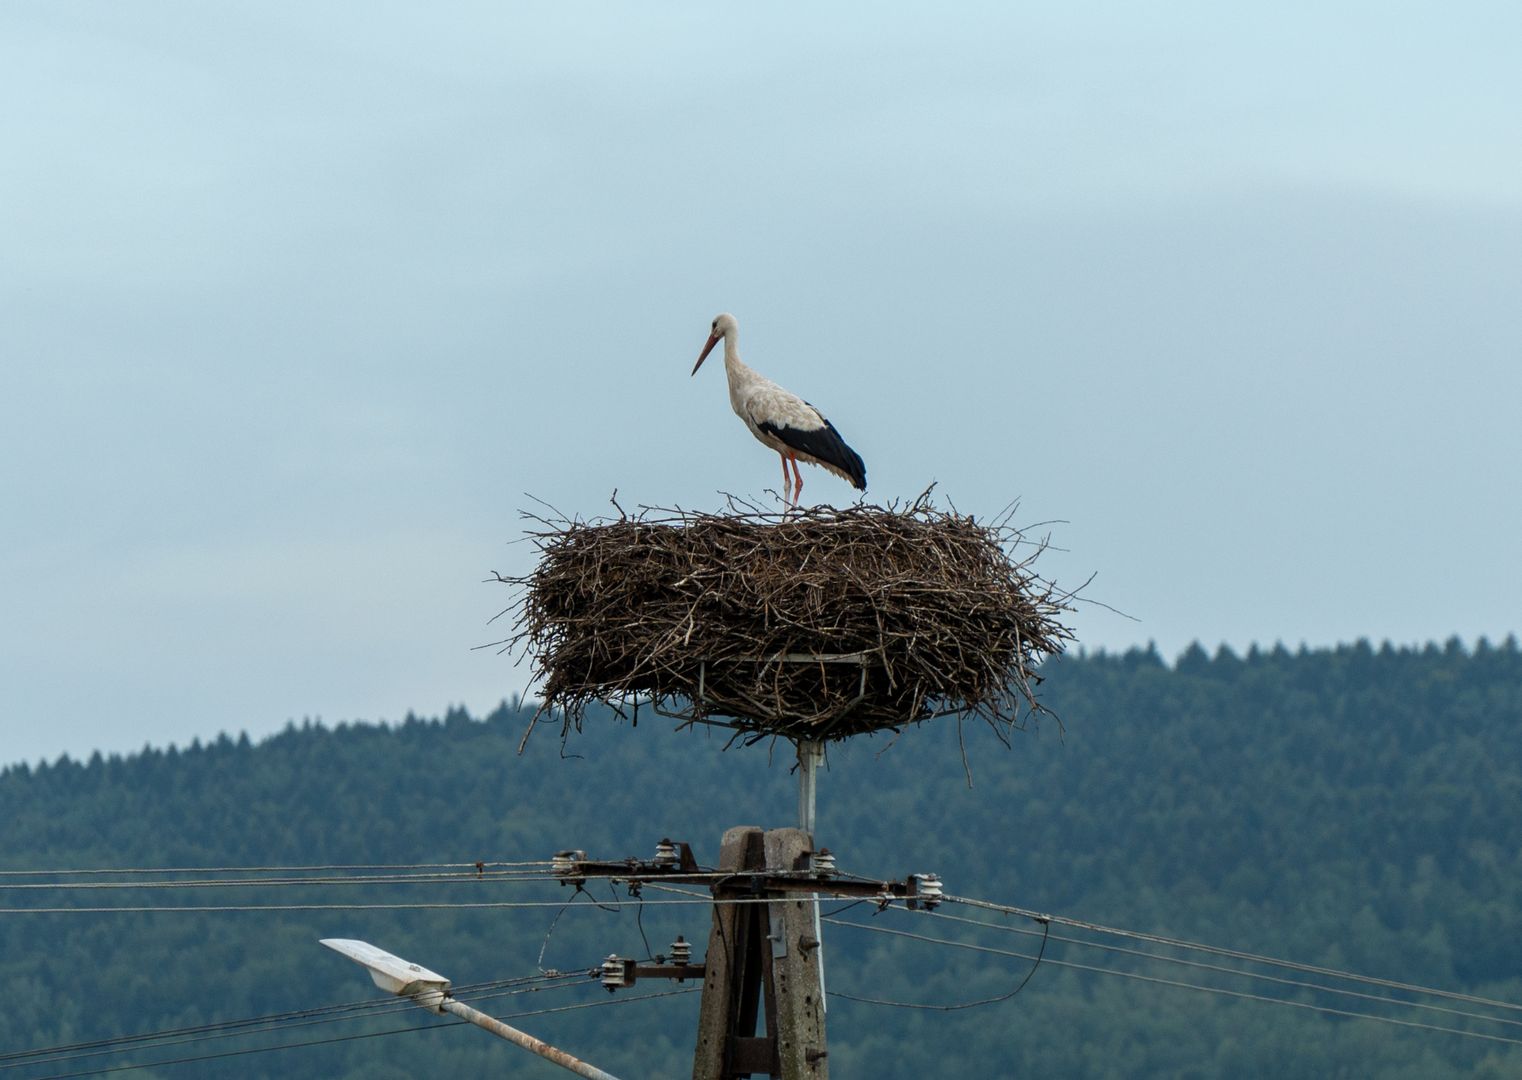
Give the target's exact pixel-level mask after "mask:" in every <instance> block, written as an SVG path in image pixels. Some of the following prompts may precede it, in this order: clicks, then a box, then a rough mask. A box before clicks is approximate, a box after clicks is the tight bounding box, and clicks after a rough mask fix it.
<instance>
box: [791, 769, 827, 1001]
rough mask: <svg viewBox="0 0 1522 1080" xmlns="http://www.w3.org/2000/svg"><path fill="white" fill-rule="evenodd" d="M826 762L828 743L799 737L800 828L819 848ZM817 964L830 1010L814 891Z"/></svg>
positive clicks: (821, 993) (821, 992)
mask: <svg viewBox="0 0 1522 1080" xmlns="http://www.w3.org/2000/svg"><path fill="white" fill-rule="evenodd" d="M823 761H824V743H822V742H820V741H819V740H818V739H799V740H798V827H799V828H800V829H802V830H803V831H804V832H806V833H808V837H809V846H810V847H811V848H813V849H814V850H816V851H817V850H819V849H818V845H817V843H816V842H815V839H814V819H815V809H816V807H817V801H818V800H817V798H816V796H817V795H818V783H819V766H820V764H821V763H822V762H823ZM812 899H813V908H814V912H813V914H814V941H815V942H816V943H817V944H816V945H815V946H814V963H815V965H816V966H817V967H818V968H819V1009H820V1011H821V1012H827V1011H829V1007H830V1005H829V1000H830V999H829V995H828V994H826V993H825V991H824V927H823V925H822V924H821V923H820V921H819V894H818V893H813V894H812Z"/></svg>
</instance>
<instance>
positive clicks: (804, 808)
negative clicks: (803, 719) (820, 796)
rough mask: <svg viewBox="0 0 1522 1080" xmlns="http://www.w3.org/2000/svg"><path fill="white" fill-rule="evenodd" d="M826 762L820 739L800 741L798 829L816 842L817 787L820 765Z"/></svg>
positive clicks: (811, 840)
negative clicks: (815, 809)
mask: <svg viewBox="0 0 1522 1080" xmlns="http://www.w3.org/2000/svg"><path fill="white" fill-rule="evenodd" d="M823 760H824V744H823V743H821V742H820V741H819V740H818V739H799V740H798V827H799V828H800V829H802V830H803V831H804V832H806V833H808V834H809V842H810V843H813V841H814V807H815V797H814V796H815V785H816V784H817V782H818V770H819V763H820V762H821V761H823Z"/></svg>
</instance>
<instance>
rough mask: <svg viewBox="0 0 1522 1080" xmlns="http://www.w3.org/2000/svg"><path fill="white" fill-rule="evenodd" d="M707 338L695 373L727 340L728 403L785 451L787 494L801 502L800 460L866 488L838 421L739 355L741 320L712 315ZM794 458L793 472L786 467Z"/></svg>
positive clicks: (768, 442)
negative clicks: (825, 414) (786, 388)
mask: <svg viewBox="0 0 1522 1080" xmlns="http://www.w3.org/2000/svg"><path fill="white" fill-rule="evenodd" d="M710 329H711V333H710V334H709V335H708V343H707V344H706V345H704V346H703V351H702V352H701V353H699V354H698V362H697V363H696V364H693V365H692V373H693V374H694V375H696V374H697V373H698V368H700V367H702V366H703V361H704V360H706V359H708V354H709V353H710V352H712V351H713V347H714V346H715V345H717V344H718V343H719V342H720V341H723V342H724V374H725V375H727V376H728V377H729V404H730V405H731V407H733V408H734V410H735V415H737V416H738V417H739V418H740V419H741V420H744V421H745V426H746V427H748V428H750V433H751V434H752V435H754V436H755V437H756V438H757V439H759V440H761V442H762V443H764V444H765V445H767V446H769V447H771V448H772V449H773V450H775V451H777V453H778V454H780V455H781V457H782V497H783V498H784V499H786V500H787V502H788V504H789V505H792V506H796V505H798V495H799V493H800V492H802V491H803V477H802V475H800V474H799V472H798V462H800V461H803V462H807V463H808V464H810V465H818V466H819V467H821V468H823V469H828V470H829V471H830V472H832V473H834V474H835V475H836V476H838V477H840V478H841V479H842V480H846V481H849V482H850V484H851V486H852V487H854V488H856V489H857V490H858V491H865V490H867V467H866V466H865V465H864V464H862V460H861V455H860V454H858V453H857V452H856V451H855V450H852V449H851V448H850V447H849V446H847V445H846V443H845V440H844V439H842V438H841V437H840V432H838V431H836V430H835V425H834V424H831V423H830V422H829V421H828V420H826V419H825V418H824V414H823V413H821V412H820V411H819V410H818V409H816V408H814V406H812V405H810V404H809V403H808V402H807V401H804V400H803V399H802V398H801V397H799V396H798V395H797V394H793V393H790V392H789V391H787V390H784V389H783V388H782V387H780V386H778V385H777V384H776V383H774V382H772V381H771V380H770V379H768V378H767V377H766V376H764V375H761V374H759V373H757V372H756V371H753V370H752V369H751V368H748V367H746V366H745V365H744V364H743V363H741V361H740V346H739V336H740V328H739V324H738V323H736V322H735V317H734V316H733V315H730V314H728V313H725V314H723V315H719V316H717V317H716V318H715V319H714V320H713V325H712V327H711V328H710ZM789 462H791V463H792V466H793V473H792V475H791V476H789V475H788V471H787V467H788V464H789Z"/></svg>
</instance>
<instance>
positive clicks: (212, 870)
mask: <svg viewBox="0 0 1522 1080" xmlns="http://www.w3.org/2000/svg"><path fill="white" fill-rule="evenodd" d="M481 865H484V866H486V867H490V868H515V867H523V866H549V865H550V860H549V859H532V860H529V861H527V862H486V863H483V864H481ZM476 866H477V863H475V862H448V863H443V862H440V863H318V864H308V865H302V866H133V867H91V868H89V869H55V870H0V877H24V876H36V875H40V874H47V875H51V876H53V877H65V876H70V875H76V876H77V875H85V874H263V873H279V874H299V873H306V872H309V871H310V872H314V873H315V872H327V871H333V870H463V869H467V868H469V869H474V868H475V867H476Z"/></svg>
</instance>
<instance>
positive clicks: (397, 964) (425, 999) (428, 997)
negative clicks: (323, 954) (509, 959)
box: [319, 938, 618, 1080]
mask: <svg viewBox="0 0 1522 1080" xmlns="http://www.w3.org/2000/svg"><path fill="white" fill-rule="evenodd" d="M319 944H321V945H326V946H327V947H328V948H330V949H332V950H333V951H334V952H336V953H341V954H342V955H344V956H347V957H348V958H349V959H350V960H353V961H354V962H355V963H356V964H361V965H363V966H364V968H365V970H366V971H368V972H369V973H370V978H371V979H372V980H374V982H375V985H376V986H378V987H380V988H381V989H382V990H385V991H386V992H387V993H391V994H395V995H396V996H397V997H405V998H411V999H412V1000H413V1001H414V1002H416V1003H417V1004H418V1005H421V1006H422V1007H423V1008H425V1009H428V1010H430V1011H432V1012H436V1013H446V1012H447V1013H453V1014H454V1015H455V1016H458V1017H460V1018H461V1019H462V1020H469V1021H470V1022H471V1023H472V1024H475V1025H476V1026H477V1027H481V1028H485V1029H486V1030H487V1031H489V1032H491V1033H492V1034H493V1035H496V1036H497V1037H498V1038H502V1039H506V1040H507V1041H508V1042H512V1043H517V1044H518V1045H519V1046H521V1047H523V1049H525V1050H530V1051H532V1052H534V1053H536V1054H538V1055H539V1056H540V1057H542V1058H545V1059H547V1060H549V1061H553V1062H554V1063H555V1064H556V1065H559V1066H560V1067H561V1068H562V1069H569V1070H570V1071H571V1072H573V1073H575V1074H576V1075H577V1076H585V1077H588V1078H589V1080H618V1077H616V1076H614V1075H613V1074H612V1073H607V1072H603V1071H602V1070H601V1069H599V1068H597V1067H596V1066H594V1065H588V1064H587V1063H586V1062H585V1061H582V1060H581V1059H579V1058H575V1057H572V1056H571V1055H570V1054H568V1053H566V1052H565V1051H564V1050H557V1049H556V1048H555V1047H553V1046H551V1045H550V1044H549V1043H547V1042H543V1041H542V1040H540V1039H536V1038H534V1037H533V1036H532V1035H530V1034H528V1033H527V1032H523V1031H519V1030H518V1029H517V1028H515V1027H510V1026H508V1025H507V1024H504V1023H503V1022H502V1021H501V1020H498V1019H497V1018H496V1017H493V1016H487V1015H486V1014H485V1013H484V1012H481V1011H480V1010H479V1009H472V1008H471V1007H470V1006H469V1005H466V1004H465V1003H464V1002H460V1001H456V1000H455V999H454V998H452V997H450V995H449V980H448V979H446V978H444V976H442V975H440V974H438V973H437V972H434V971H429V970H428V969H427V968H425V967H421V966H419V965H418V964H414V963H411V962H409V961H407V960H403V959H402V958H401V957H400V956H395V955H393V954H391V953H388V952H387V951H386V950H385V949H378V948H376V947H375V946H374V945H371V944H370V943H369V942H368V941H355V940H354V939H352V938H323V939H322V940H321V941H320V942H319Z"/></svg>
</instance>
